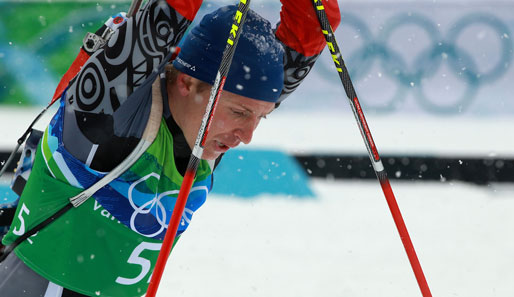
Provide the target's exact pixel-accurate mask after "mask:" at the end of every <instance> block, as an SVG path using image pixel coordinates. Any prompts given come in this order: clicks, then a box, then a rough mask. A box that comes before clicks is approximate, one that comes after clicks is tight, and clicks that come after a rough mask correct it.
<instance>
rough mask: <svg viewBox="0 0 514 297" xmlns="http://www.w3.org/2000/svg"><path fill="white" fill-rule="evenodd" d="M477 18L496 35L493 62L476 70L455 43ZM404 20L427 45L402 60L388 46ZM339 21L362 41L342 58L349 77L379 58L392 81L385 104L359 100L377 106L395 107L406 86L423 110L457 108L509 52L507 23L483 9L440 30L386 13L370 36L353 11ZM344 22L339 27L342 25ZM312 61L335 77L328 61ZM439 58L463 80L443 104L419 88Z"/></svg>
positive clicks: (506, 62) (504, 64) (504, 65)
mask: <svg viewBox="0 0 514 297" xmlns="http://www.w3.org/2000/svg"><path fill="white" fill-rule="evenodd" d="M477 24H478V25H481V26H486V27H488V28H490V29H492V30H493V31H494V32H495V37H496V38H498V39H499V44H500V52H499V55H498V57H499V59H498V62H497V63H496V64H495V65H494V66H492V67H491V68H490V70H488V71H487V72H482V71H480V69H479V67H478V65H477V63H476V61H475V60H474V59H473V57H472V55H471V54H470V53H469V52H468V51H466V49H465V48H463V47H461V46H459V45H457V44H456V42H457V40H458V38H459V36H460V35H462V33H463V31H464V30H465V29H466V28H469V27H470V26H472V25H477ZM404 26H416V27H419V28H420V29H422V30H423V31H424V32H425V33H426V34H427V35H428V37H429V39H430V47H429V48H426V49H425V50H423V51H422V52H421V53H420V54H419V55H418V56H417V57H415V58H414V62H413V63H412V65H408V63H407V62H406V61H405V59H404V58H403V57H402V54H401V53H399V52H398V51H395V50H393V49H391V47H390V46H389V44H390V39H391V36H392V35H393V33H394V32H395V31H397V30H398V29H400V28H401V27H404ZM342 27H344V28H346V27H353V28H354V29H355V30H356V31H357V32H358V34H359V36H360V37H361V38H362V39H363V41H364V44H363V45H362V47H360V48H359V49H357V50H355V51H354V52H353V53H352V54H351V55H349V56H348V57H347V59H346V61H347V63H348V66H349V67H348V68H349V72H350V73H351V77H352V79H353V80H354V81H357V80H359V79H362V78H364V77H365V76H366V75H367V74H368V73H369V72H370V70H371V67H372V66H373V63H374V62H375V60H379V63H380V64H379V65H380V66H381V67H382V69H384V72H385V75H387V76H389V77H390V78H392V79H393V80H394V81H396V82H397V90H396V93H395V94H394V95H393V97H392V98H391V99H389V100H385V101H386V102H385V104H384V103H382V104H380V106H370V104H369V102H366V100H363V103H364V104H366V103H368V104H366V105H368V107H372V108H374V109H375V110H376V111H380V112H390V111H393V110H394V109H396V108H397V107H398V106H399V105H400V104H401V103H402V102H403V101H404V100H405V97H406V95H407V91H408V90H412V91H413V92H414V93H415V94H414V95H415V96H414V97H416V99H417V100H418V102H419V104H420V106H421V107H422V108H424V109H425V110H426V111H429V112H433V113H438V114H450V113H456V112H459V111H462V110H463V109H465V108H467V107H469V106H470V104H471V103H472V101H473V99H474V98H475V97H476V94H477V89H478V88H479V87H480V85H483V84H488V83H492V82H494V81H495V80H497V79H498V78H500V77H502V76H503V75H504V74H505V73H506V72H507V70H508V69H509V67H510V64H511V60H512V55H513V45H512V41H511V40H510V32H509V29H508V27H507V26H506V25H505V24H504V23H503V22H502V21H500V20H499V19H498V18H496V17H495V16H494V15H491V14H486V13H472V14H469V15H466V16H464V17H462V18H461V19H459V20H458V21H457V22H455V23H454V24H453V25H452V26H450V28H451V29H450V30H449V31H448V32H447V35H446V36H443V35H442V33H441V31H440V30H439V28H438V26H437V25H436V24H435V23H434V22H433V20H431V19H430V18H428V17H426V16H424V15H420V14H411V13H409V14H401V15H397V16H394V17H392V18H391V19H389V20H388V21H387V22H386V23H385V25H384V26H383V29H382V30H380V33H379V35H378V36H376V37H374V36H373V34H372V33H371V31H370V29H369V28H368V26H367V25H366V24H365V23H364V22H363V21H362V20H361V19H360V18H359V17H357V16H356V15H354V14H351V13H343V14H342ZM344 28H343V29H342V30H345V29H344ZM340 30H341V29H340ZM342 30H341V31H342ZM339 33H340V32H339ZM330 62H332V61H330ZM318 64H320V65H321V67H323V68H324V69H323V72H324V73H323V74H322V75H324V76H326V77H327V78H330V79H336V76H335V75H332V74H333V69H332V68H333V65H331V64H332V63H330V66H329V63H318ZM443 64H446V65H447V67H448V68H449V69H450V71H452V72H453V74H454V75H455V76H456V77H458V79H460V80H462V81H463V83H464V85H465V88H466V89H465V91H463V94H462V95H461V96H460V98H455V99H454V100H448V101H450V102H452V104H445V105H444V106H442V105H440V104H437V103H436V102H434V100H433V98H429V96H427V95H426V94H425V87H424V84H425V83H426V82H427V80H429V79H432V78H433V77H434V76H435V74H436V72H437V71H438V69H439V68H440V67H442V66H443ZM329 67H330V69H329Z"/></svg>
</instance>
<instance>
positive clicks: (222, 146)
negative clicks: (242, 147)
mask: <svg viewBox="0 0 514 297" xmlns="http://www.w3.org/2000/svg"><path fill="white" fill-rule="evenodd" d="M216 146H217V147H218V149H220V150H222V151H228V149H230V147H229V146H227V145H226V144H224V143H221V142H219V141H217V140H216Z"/></svg>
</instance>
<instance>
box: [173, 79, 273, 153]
mask: <svg viewBox="0 0 514 297" xmlns="http://www.w3.org/2000/svg"><path fill="white" fill-rule="evenodd" d="M209 95H210V89H209V88H207V89H205V90H203V91H201V92H199V93H197V92H192V93H191V98H189V99H190V102H189V103H190V106H189V109H188V114H189V115H188V118H189V119H190V121H186V122H185V125H183V126H184V127H181V128H182V130H183V132H184V135H185V137H186V140H187V142H188V144H189V146H190V147H191V148H193V147H194V143H195V140H196V137H197V135H198V129H199V128H200V125H201V122H202V118H203V116H204V114H205V108H206V106H207V102H208V101H209ZM274 108H275V103H272V102H266V101H261V100H255V99H251V98H248V97H244V96H241V95H237V94H234V93H231V92H228V91H223V92H222V94H221V97H220V98H219V100H218V103H217V106H216V111H215V113H214V117H213V119H212V122H211V125H210V128H209V131H208V134H207V139H206V141H205V145H204V150H203V155H202V159H205V160H214V159H216V158H217V157H219V156H220V155H221V154H222V153H225V152H226V151H227V150H229V149H230V148H234V147H236V146H238V145H239V144H240V143H241V142H242V143H245V144H248V143H250V141H251V140H252V136H253V132H254V131H255V129H256V128H257V125H258V124H259V122H260V120H261V119H262V118H265V117H266V115H268V114H269V113H271V112H272V111H273V109H274Z"/></svg>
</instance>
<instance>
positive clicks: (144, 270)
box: [116, 242, 162, 285]
mask: <svg viewBox="0 0 514 297" xmlns="http://www.w3.org/2000/svg"><path fill="white" fill-rule="evenodd" d="M161 246H162V243H151V242H141V243H140V244H139V245H138V246H137V247H136V248H135V249H134V251H133V252H132V254H130V257H129V258H128V260H127V262H128V263H129V264H134V265H139V266H141V272H140V273H139V275H138V276H136V277H135V278H125V277H121V276H119V277H118V278H117V279H116V282H117V283H118V284H122V285H133V284H136V283H138V282H140V281H141V280H142V279H143V278H144V277H145V276H146V275H147V274H148V272H150V268H151V266H152V263H151V262H150V260H148V259H146V258H143V257H141V253H142V252H143V251H145V250H151V251H160V250H161Z"/></svg>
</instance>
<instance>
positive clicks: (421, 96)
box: [0, 0, 514, 296]
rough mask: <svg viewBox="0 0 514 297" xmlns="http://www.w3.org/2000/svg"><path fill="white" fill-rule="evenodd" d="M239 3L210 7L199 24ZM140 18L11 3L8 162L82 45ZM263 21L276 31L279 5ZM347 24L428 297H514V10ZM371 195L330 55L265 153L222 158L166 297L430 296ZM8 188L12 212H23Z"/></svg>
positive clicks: (254, 149)
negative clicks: (112, 21) (118, 23)
mask: <svg viewBox="0 0 514 297" xmlns="http://www.w3.org/2000/svg"><path fill="white" fill-rule="evenodd" d="M331 1H334V0H331ZM235 2H236V1H226V0H224V1H204V5H203V6H202V9H201V10H200V12H199V15H200V16H201V15H203V14H205V13H206V12H209V11H211V10H213V9H215V8H217V7H219V6H222V5H226V4H234V3H235ZM129 5H130V1H104V0H102V1H60V0H59V1H55V0H54V1H35V0H32V1H0V162H3V161H4V160H5V159H6V158H7V156H8V154H9V153H10V151H11V150H12V149H13V148H14V145H15V144H16V140H17V139H18V137H19V136H21V134H22V133H23V132H24V130H25V129H26V127H27V126H28V124H29V123H30V122H31V121H32V119H33V117H35V115H37V113H38V112H39V111H40V110H41V109H42V108H43V107H44V106H45V105H46V104H47V103H48V102H49V101H50V98H51V97H52V95H53V92H54V90H55V87H56V85H57V83H58V82H59V80H60V77H61V76H62V74H64V72H65V71H66V70H67V68H68V67H69V65H70V64H71V62H72V61H73V59H74V58H75V56H76V55H77V53H78V50H79V48H80V46H81V45H82V39H83V38H84V35H85V34H86V32H94V31H95V30H96V29H97V28H98V27H99V26H101V24H103V22H104V21H105V20H106V19H107V18H108V17H109V16H110V15H113V14H115V13H117V12H119V11H126V10H127V9H128V7H129ZM251 5H252V6H251V7H252V8H253V9H254V10H256V11H257V12H258V13H260V14H261V15H263V16H264V17H266V18H267V19H269V20H270V21H271V22H272V23H276V22H277V21H278V20H279V11H280V2H279V1H278V0H254V1H252V4H251ZM339 6H340V9H341V12H342V22H341V25H340V27H339V29H338V30H337V32H336V38H337V40H338V44H339V47H340V48H341V51H342V53H343V57H344V60H345V62H346V66H347V67H348V69H349V71H350V76H351V78H352V80H353V83H354V85H355V88H356V90H357V94H358V95H359V98H360V101H361V104H362V105H363V109H364V113H365V115H366V117H367V121H368V124H369V126H370V129H371V132H372V134H373V137H374V140H375V143H376V145H377V147H378V150H379V152H380V153H381V157H382V159H383V162H384V165H385V167H386V170H387V172H388V174H389V177H390V179H391V180H392V184H393V190H395V192H396V194H397V199H398V202H399V205H400V208H401V209H402V211H403V212H404V216H405V218H406V223H407V227H409V229H410V230H411V236H412V237H413V241H414V245H415V246H416V247H418V246H419V249H418V253H419V255H420V260H421V262H422V266H424V268H425V269H426V274H427V279H428V281H429V284H430V285H432V289H433V293H434V296H513V295H514V285H512V284H513V283H514V271H513V269H512V267H513V264H514V260H513V257H512V256H511V251H512V248H513V247H514V240H513V238H512V234H513V231H514V227H513V226H514V219H513V218H512V216H511V215H509V214H511V213H512V211H514V201H513V200H512V198H513V197H512V196H513V194H514V187H513V185H514V184H512V182H513V181H514V162H513V161H514V149H513V148H514V140H513V137H512V136H511V134H512V132H511V131H513V130H514V95H513V94H514V83H513V82H514V67H513V65H512V64H513V47H514V43H513V35H512V34H513V32H514V2H512V1H486V0H468V1H464V0H462V1H458V0H430V1H428V0H427V1H425V0H417V1H414V0H412V1H408V0H373V1H372V0H360V1H357V0H351V1H339ZM198 19H199V18H197V20H198ZM51 115H52V112H49V113H47V115H46V117H44V118H43V119H42V120H41V121H40V124H38V127H39V128H40V129H43V128H44V127H45V125H46V123H48V120H49V118H50V116H51ZM375 179H376V177H375V175H374V172H373V170H372V168H371V165H370V162H369V159H368V156H367V152H366V149H365V146H364V143H363V141H362V138H361V136H360V132H359V131H358V128H357V125H356V123H355V119H354V118H353V114H352V112H351V109H350V106H349V104H348V102H347V98H346V95H345V93H344V89H343V87H342V84H341V82H340V81H339V78H338V76H337V74H336V70H335V69H334V66H333V62H332V59H331V58H330V55H329V54H328V51H327V50H325V51H324V52H323V54H322V57H321V58H320V59H319V61H318V62H317V63H316V65H315V67H314V68H313V70H312V72H311V73H310V74H309V76H308V77H307V79H306V80H305V82H304V83H303V84H302V85H301V86H300V87H299V88H298V90H297V91H296V92H295V93H294V94H293V95H291V96H290V97H289V98H288V99H287V100H286V101H285V102H284V103H283V104H282V105H281V106H280V107H279V108H278V109H277V110H276V111H274V112H273V114H272V115H271V116H270V117H269V118H268V119H266V120H265V121H263V122H262V123H261V126H260V127H259V129H258V130H257V131H256V133H255V136H254V140H253V143H252V144H251V145H248V146H243V147H242V148H238V149H235V150H233V151H231V152H229V153H227V154H226V156H225V158H224V161H223V162H222V163H221V164H220V166H219V168H218V169H217V172H216V174H215V186H214V192H213V194H214V195H213V196H212V197H213V198H212V199H210V201H209V202H208V203H207V205H206V206H205V207H204V208H202V209H200V210H199V214H198V215H197V217H198V218H197V220H198V221H197V222H195V223H193V224H192V225H191V227H190V228H191V231H190V232H189V233H190V234H186V235H185V236H184V240H183V242H182V245H180V244H179V245H178V246H177V248H176V251H175V252H174V254H173V257H172V260H170V261H174V262H173V263H174V264H170V265H169V266H170V267H169V268H168V269H169V271H167V275H168V276H169V282H165V284H164V289H163V290H165V291H164V292H168V293H169V294H174V295H179V296H206V295H208V296H284V295H286V296H418V295H419V291H418V289H417V287H416V283H415V280H414V278H413V275H412V272H411V271H410V270H409V269H410V268H409V263H408V261H407V260H406V257H405V255H404V252H403V247H402V245H401V242H400V240H399V238H398V235H397V233H396V231H395V229H394V225H393V223H392V220H391V217H390V214H389V213H388V209H387V206H386V204H385V203H384V202H385V201H384V199H383V194H382V193H381V190H380V188H379V186H378V183H377V182H376V181H375ZM9 183H10V181H9V177H5V178H4V179H3V180H1V183H0V202H1V201H2V199H3V201H14V200H15V199H16V197H15V195H14V194H13V193H12V192H10V190H9V187H8V185H9ZM209 205H210V206H209ZM170 263H171V262H170ZM196 282H202V283H204V284H205V286H195V283H196ZM435 293H437V294H435ZM163 296H164V295H163Z"/></svg>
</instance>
